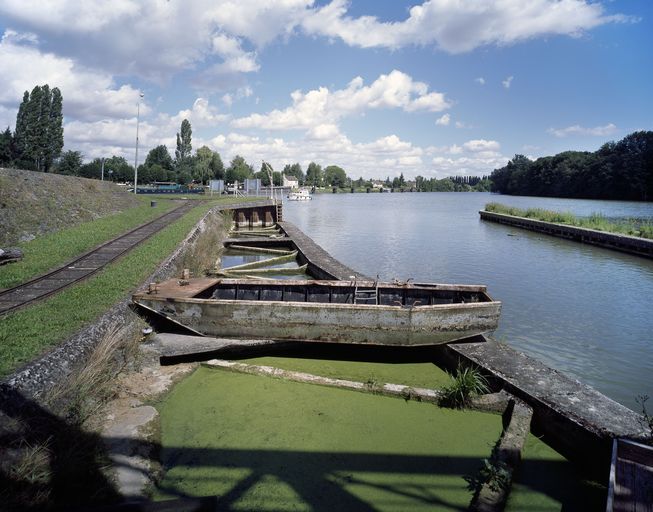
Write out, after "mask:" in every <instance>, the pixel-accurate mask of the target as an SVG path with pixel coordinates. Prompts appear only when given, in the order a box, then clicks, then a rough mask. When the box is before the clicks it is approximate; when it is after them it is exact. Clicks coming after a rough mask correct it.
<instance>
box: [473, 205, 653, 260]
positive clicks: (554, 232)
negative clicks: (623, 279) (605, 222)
mask: <svg viewBox="0 0 653 512" xmlns="http://www.w3.org/2000/svg"><path fill="white" fill-rule="evenodd" d="M479 214H480V215H481V219H483V220H487V221H491V222H497V223H499V224H505V225H507V226H513V227H516V228H522V229H528V230H530V231H536V232H538V233H545V234H547V235H551V236H557V237H559V238H566V239H568V240H575V241H576V242H581V243H584V244H590V245H597V246H599V247H604V248H606V249H614V250H616V251H621V252H626V253H629V254H636V255H638V256H644V257H645V258H653V240H648V239H646V238H639V237H635V236H628V235H621V234H618V233H606V232H605V231H597V230H595V229H587V228H579V227H576V226H567V225H565V224H557V223H555V222H544V221H541V220H534V219H527V218H525V217H515V216H513V215H506V214H503V213H495V212H486V211H485V210H481V211H480V212H479Z"/></svg>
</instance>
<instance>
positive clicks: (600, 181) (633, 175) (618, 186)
mask: <svg viewBox="0 0 653 512" xmlns="http://www.w3.org/2000/svg"><path fill="white" fill-rule="evenodd" d="M490 180H491V182H492V190H493V191H494V192H501V193H503V194H519V195H535V196H554V197H579V198H588V199H626V200H638V201H642V200H643V201H650V200H652V199H653V132H651V131H639V132H634V133H631V134H629V135H627V136H626V137H624V138H623V139H622V140H620V141H619V142H616V143H615V142H609V143H606V144H604V145H603V146H601V148H600V149H599V150H598V151H595V152H593V153H591V152H586V151H565V152H563V153H558V154H557V155H554V156H546V157H542V158H538V159H537V160H535V161H531V160H529V159H527V158H526V157H524V156H523V155H515V157H514V158H513V159H512V160H510V161H509V162H508V163H507V164H506V165H505V166H504V167H501V168H499V169H495V170H494V171H493V172H492V175H491V176H490Z"/></svg>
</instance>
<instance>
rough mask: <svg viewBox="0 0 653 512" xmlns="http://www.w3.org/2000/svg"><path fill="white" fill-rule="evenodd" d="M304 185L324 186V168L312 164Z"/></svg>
mask: <svg viewBox="0 0 653 512" xmlns="http://www.w3.org/2000/svg"><path fill="white" fill-rule="evenodd" d="M304 184H306V185H309V186H312V187H321V186H322V166H320V165H318V164H316V163H315V162H311V163H310V164H308V167H307V168H306V179H305V181H304Z"/></svg>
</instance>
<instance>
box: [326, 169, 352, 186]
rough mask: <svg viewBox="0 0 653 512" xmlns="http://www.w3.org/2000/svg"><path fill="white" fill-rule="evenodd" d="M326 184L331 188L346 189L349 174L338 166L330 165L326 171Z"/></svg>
mask: <svg viewBox="0 0 653 512" xmlns="http://www.w3.org/2000/svg"><path fill="white" fill-rule="evenodd" d="M324 182H325V183H326V184H327V185H329V186H330V187H344V186H346V185H347V174H346V173H345V171H344V169H342V168H341V167H338V166H337V165H329V166H328V167H326V168H325V169H324Z"/></svg>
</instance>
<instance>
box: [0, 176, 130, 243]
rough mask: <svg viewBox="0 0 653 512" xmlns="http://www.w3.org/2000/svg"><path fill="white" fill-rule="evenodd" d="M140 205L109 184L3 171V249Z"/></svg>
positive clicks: (0, 181)
mask: <svg viewBox="0 0 653 512" xmlns="http://www.w3.org/2000/svg"><path fill="white" fill-rule="evenodd" d="M137 204H138V200H137V199H136V198H135V197H134V195H133V194H128V193H127V191H126V190H125V188H124V187H119V186H117V185H115V184H113V183H110V182H107V181H105V182H101V181H98V180H90V179H86V178H77V177H74V176H62V175H58V174H48V173H42V172H32V171H21V170H17V169H3V168H0V247H6V246H9V245H12V244H16V243H18V242H21V241H28V240H31V239H33V238H35V237H37V236H41V235H43V234H45V233H49V232H52V231H57V230H59V229H62V228H65V227H68V226H73V225H75V224H79V223H81V222H86V221H89V220H93V219H97V218H99V217H104V216H106V215H109V214H112V213H117V212H120V211H122V210H124V209H126V208H130V207H132V206H136V205H137Z"/></svg>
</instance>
